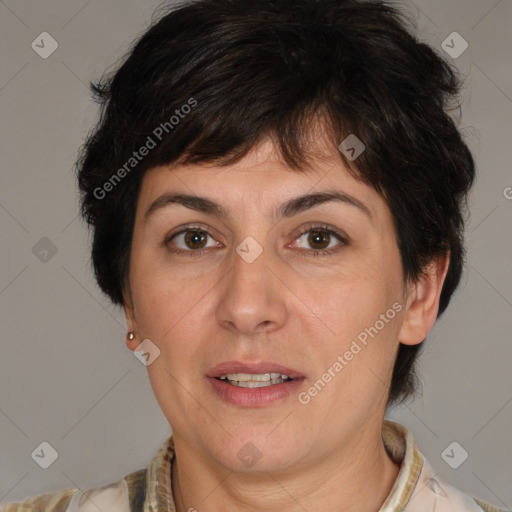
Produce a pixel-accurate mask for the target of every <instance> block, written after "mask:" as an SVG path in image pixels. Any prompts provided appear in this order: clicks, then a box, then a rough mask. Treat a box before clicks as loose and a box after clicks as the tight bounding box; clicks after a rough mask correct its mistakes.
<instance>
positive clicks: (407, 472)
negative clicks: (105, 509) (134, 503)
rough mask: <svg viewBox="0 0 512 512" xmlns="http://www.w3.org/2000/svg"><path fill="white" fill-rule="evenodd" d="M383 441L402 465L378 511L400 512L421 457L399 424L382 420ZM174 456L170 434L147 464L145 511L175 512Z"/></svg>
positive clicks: (411, 491)
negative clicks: (172, 468)
mask: <svg viewBox="0 0 512 512" xmlns="http://www.w3.org/2000/svg"><path fill="white" fill-rule="evenodd" d="M382 440H383V442H384V446H385V448H386V451H387V452H388V454H389V456H390V457H391V458H392V459H393V461H394V462H395V463H397V464H400V466H401V467H400V471H399V473H398V477H397V479H396V480H395V483H394V485H393V488H392V489H391V492H390V494H389V495H388V497H387V499H386V501H385V502H384V504H383V505H382V507H381V508H380V510H379V512H399V511H401V510H403V509H404V507H405V506H406V504H407V502H408V501H409V500H410V499H411V496H412V494H413V491H414V489H415V487H416V484H417V482H418V478H419V476H420V473H421V469H422V467H423V464H424V458H423V455H422V454H421V453H420V452H419V451H418V449H417V448H416V444H415V442H414V439H413V437H412V434H411V432H410V431H409V430H408V429H407V428H405V427H404V426H402V425H400V424H398V423H395V422H393V421H389V420H384V422H383V425H382ZM174 457H175V451H174V439H173V437H172V435H171V436H170V437H169V438H167V439H166V441H165V442H164V443H163V445H162V446H161V447H160V449H159V450H158V452H157V454H156V455H155V456H154V458H153V459H152V461H151V463H150V464H149V466H148V469H147V473H146V499H145V501H144V507H143V511H144V512H156V511H158V512H176V506H175V503H174V498H173V495H172V489H171V465H172V463H173V461H174Z"/></svg>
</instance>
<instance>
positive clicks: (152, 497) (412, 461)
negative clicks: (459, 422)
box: [3, 420, 504, 512]
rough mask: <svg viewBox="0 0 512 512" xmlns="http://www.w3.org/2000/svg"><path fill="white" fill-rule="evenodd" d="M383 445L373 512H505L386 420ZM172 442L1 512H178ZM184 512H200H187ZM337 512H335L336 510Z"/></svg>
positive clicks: (397, 425) (401, 428) (191, 510)
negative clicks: (136, 461) (92, 480)
mask: <svg viewBox="0 0 512 512" xmlns="http://www.w3.org/2000/svg"><path fill="white" fill-rule="evenodd" d="M382 439H383V441H384V445H385V447H386V450H387V452H388V453H389V455H390V457H391V458H392V459H393V460H394V461H395V462H396V463H397V464H400V466H401V467H400V471H399V473H398V477H397V479H396V481H395V484H394V485H393V488H392V489H391V492H390V493H389V496H388V498H387V499H386V501H385V502H384V504H383V505H382V506H381V508H380V509H379V511H376V512H482V511H486V512H504V511H502V510H500V509H498V508H496V507H493V506H491V505H488V504H486V503H483V502H482V501H480V500H477V499H475V498H472V497H471V496H469V495H467V494H465V493H463V492H461V491H459V490H457V489H455V488H454V487H452V486H450V485H447V484H445V483H444V482H443V481H442V480H441V479H440V478H438V477H437V476H436V474H435V472H434V471H433V469H432V467H431V466H430V464H429V463H428V462H427V461H426V459H425V458H424V456H423V455H422V454H421V453H420V452H419V451H418V449H417V448H416V444H415V443H414V440H413V437H412V434H411V433H410V432H409V430H408V429H406V428H405V427H403V426H402V425H400V424H398V423H395V422H392V421H388V420H384V424H383V428H382ZM174 455H175V454H174V440H173V437H172V435H171V436H170V437H169V438H168V439H166V441H165V442H164V443H163V444H162V446H161V448H160V449H159V450H158V452H157V454H156V455H155V457H154V458H153V460H152V461H151V463H150V464H149V466H148V467H147V468H145V469H141V470H139V471H136V472H134V473H131V474H129V475H127V476H126V477H124V478H123V479H121V480H119V481H118V482H115V483H113V484H111V485H108V486H104V487H96V488H93V489H89V490H87V491H85V492H81V491H80V490H79V489H76V488H69V489H64V490H62V491H56V492H53V493H47V494H43V495H39V496H35V497H33V498H29V499H27V500H25V501H23V502H21V503H12V504H9V505H6V506H5V508H4V509H3V510H4V512H28V511H43V510H44V511H45V512H98V510H101V511H104V512H107V511H108V512H176V508H175V504H174V499H173V494H172V488H171V465H172V463H173V461H174ZM188 512H198V511H195V509H189V511H188ZM335 512H339V510H336V511H335Z"/></svg>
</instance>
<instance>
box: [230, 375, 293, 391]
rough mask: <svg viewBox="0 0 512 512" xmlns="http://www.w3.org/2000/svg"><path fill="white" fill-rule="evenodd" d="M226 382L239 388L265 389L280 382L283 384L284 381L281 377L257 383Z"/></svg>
mask: <svg viewBox="0 0 512 512" xmlns="http://www.w3.org/2000/svg"><path fill="white" fill-rule="evenodd" d="M278 375H279V374H278ZM228 382H229V383H230V384H231V385H233V386H238V387H239V388H265V387H267V386H272V385H274V384H281V382H284V380H283V379H281V377H278V378H277V379H272V380H266V381H260V382H257V381H246V382H237V381H236V380H228Z"/></svg>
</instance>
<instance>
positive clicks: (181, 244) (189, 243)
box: [165, 226, 220, 256]
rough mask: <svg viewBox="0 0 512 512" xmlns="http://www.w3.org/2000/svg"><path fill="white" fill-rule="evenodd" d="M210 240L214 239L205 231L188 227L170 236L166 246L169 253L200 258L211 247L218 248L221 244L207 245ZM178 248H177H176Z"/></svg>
mask: <svg viewBox="0 0 512 512" xmlns="http://www.w3.org/2000/svg"><path fill="white" fill-rule="evenodd" d="M208 238H211V239H212V240H213V237H212V236H211V235H210V234H209V233H208V232H207V231H205V230H203V229H200V228H198V227H194V226H188V227H187V228H185V229H182V230H181V231H178V232H177V233H174V234H172V235H170V236H168V237H167V238H166V240H165V245H166V246H167V247H168V249H169V251H171V252H173V253H176V254H185V255H187V256H199V255H200V254H202V253H203V252H204V250H205V249H207V248H209V247H218V246H219V245H220V244H219V243H218V242H215V241H214V240H213V243H211V244H210V245H207V242H208ZM176 247H177V248H176Z"/></svg>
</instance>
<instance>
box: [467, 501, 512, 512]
mask: <svg viewBox="0 0 512 512" xmlns="http://www.w3.org/2000/svg"><path fill="white" fill-rule="evenodd" d="M474 500H475V501H476V503H477V504H478V506H479V507H480V508H481V509H482V510H484V511H485V512H506V511H505V510H503V509H501V508H498V507H495V506H493V505H489V504H488V503H485V502H484V501H482V500H479V499H478V498H474Z"/></svg>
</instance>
